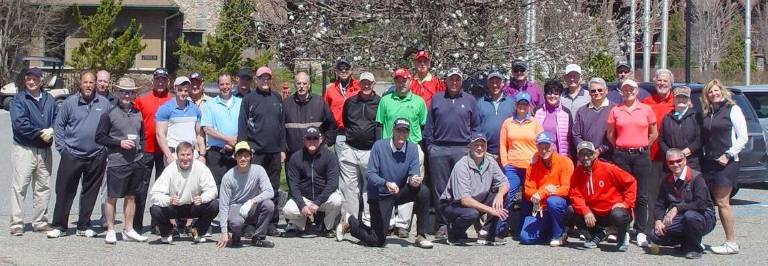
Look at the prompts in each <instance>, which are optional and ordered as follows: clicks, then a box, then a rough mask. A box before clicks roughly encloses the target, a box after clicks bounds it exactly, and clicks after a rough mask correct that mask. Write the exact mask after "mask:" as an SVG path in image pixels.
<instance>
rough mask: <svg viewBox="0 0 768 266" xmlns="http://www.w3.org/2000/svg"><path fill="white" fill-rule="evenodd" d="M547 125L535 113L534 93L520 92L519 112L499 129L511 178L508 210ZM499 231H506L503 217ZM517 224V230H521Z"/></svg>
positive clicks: (517, 97)
mask: <svg viewBox="0 0 768 266" xmlns="http://www.w3.org/2000/svg"><path fill="white" fill-rule="evenodd" d="M542 131H543V129H542V128H541V124H540V123H539V121H537V120H536V118H534V117H532V116H531V95H530V94H528V93H527V92H519V93H517V95H515V114H514V115H513V116H512V117H510V118H507V119H506V120H504V123H502V125H501V132H500V133H499V136H500V137H499V157H500V161H501V165H502V166H503V168H504V174H505V175H506V176H507V180H508V181H509V194H508V196H507V204H506V207H507V210H510V211H511V210H512V203H513V202H514V201H515V195H516V194H517V192H518V190H519V188H520V184H524V182H525V180H524V179H525V171H526V169H528V167H529V166H530V165H531V158H533V156H534V154H536V150H537V149H536V136H537V135H538V134H539V133H541V132H542ZM498 229H499V231H498V233H497V235H504V233H505V231H506V230H507V229H509V228H507V221H501V222H500V223H499V227H498ZM519 229H520V228H515V232H520V230H519Z"/></svg>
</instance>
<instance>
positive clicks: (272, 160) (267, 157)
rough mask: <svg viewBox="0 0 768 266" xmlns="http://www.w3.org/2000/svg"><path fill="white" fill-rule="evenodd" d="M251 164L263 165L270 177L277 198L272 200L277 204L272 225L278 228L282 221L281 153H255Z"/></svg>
mask: <svg viewBox="0 0 768 266" xmlns="http://www.w3.org/2000/svg"><path fill="white" fill-rule="evenodd" d="M251 163H253V164H258V165H261V167H264V171H266V172H267V176H269V183H272V189H273V190H274V191H275V196H274V197H273V198H272V202H273V203H275V211H274V213H273V214H272V225H273V226H277V222H278V221H279V220H280V208H279V207H277V206H280V204H279V202H278V201H279V199H280V170H281V167H282V165H281V161H280V153H279V152H274V153H254V154H253V157H251Z"/></svg>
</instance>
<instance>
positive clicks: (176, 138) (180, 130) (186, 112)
mask: <svg viewBox="0 0 768 266" xmlns="http://www.w3.org/2000/svg"><path fill="white" fill-rule="evenodd" d="M189 85H190V82H189V78H187V77H185V76H181V77H177V78H176V80H174V81H173V87H174V90H175V91H176V97H175V99H174V100H171V101H167V102H166V103H164V104H163V105H162V106H160V108H158V109H157V114H156V118H155V119H156V121H157V125H156V127H157V134H156V136H157V143H158V145H159V147H160V150H161V151H163V154H164V158H165V165H169V164H171V163H172V162H173V160H176V157H175V156H174V155H175V153H176V151H175V150H174V149H175V147H176V146H178V145H179V143H182V142H189V143H191V144H192V145H194V146H195V147H196V148H197V150H196V152H195V157H196V158H197V159H198V160H200V161H201V162H203V163H205V152H206V149H205V136H203V130H202V129H201V128H200V118H202V113H201V112H200V109H199V108H198V107H197V105H195V103H194V102H192V101H191V100H189V99H188V96H189Z"/></svg>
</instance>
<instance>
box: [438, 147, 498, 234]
mask: <svg viewBox="0 0 768 266" xmlns="http://www.w3.org/2000/svg"><path fill="white" fill-rule="evenodd" d="M470 140H471V142H470V143H469V154H467V155H465V156H464V157H462V158H461V159H460V160H459V161H458V162H457V163H456V165H454V166H453V170H452V171H451V177H450V179H449V180H448V184H447V186H446V189H445V191H444V192H443V193H442V195H441V196H440V203H441V204H440V205H441V207H442V206H445V207H444V209H443V211H442V212H443V214H444V215H445V218H446V222H447V224H448V243H450V244H452V245H455V244H458V245H461V244H463V243H465V242H466V238H467V234H466V232H467V229H468V228H469V227H470V226H471V225H472V224H473V223H475V222H476V221H477V220H478V219H480V216H481V215H483V214H487V215H488V220H486V221H485V228H484V229H485V230H484V231H486V232H488V235H486V236H485V239H481V238H478V239H477V242H478V244H485V245H504V244H506V241H504V238H496V235H495V233H496V226H497V224H498V222H499V219H502V220H504V219H507V217H508V216H509V212H507V210H506V209H504V195H506V194H507V193H508V192H509V182H508V181H507V177H506V176H505V175H504V173H503V172H502V171H501V168H500V167H499V164H498V163H497V162H496V159H495V158H493V157H491V156H490V155H489V154H487V153H486V150H487V147H488V146H487V142H488V140H487V139H486V137H485V135H483V134H482V133H475V134H473V135H472V137H471V138H470Z"/></svg>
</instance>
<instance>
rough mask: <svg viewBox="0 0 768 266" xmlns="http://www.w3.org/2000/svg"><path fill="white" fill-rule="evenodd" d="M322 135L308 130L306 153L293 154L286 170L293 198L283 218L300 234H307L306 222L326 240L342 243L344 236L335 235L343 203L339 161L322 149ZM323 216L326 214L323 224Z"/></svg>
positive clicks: (305, 135) (305, 136)
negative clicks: (312, 225) (317, 229)
mask: <svg viewBox="0 0 768 266" xmlns="http://www.w3.org/2000/svg"><path fill="white" fill-rule="evenodd" d="M322 143H323V135H322V133H321V131H320V129H319V128H317V127H309V128H307V129H306V130H305V133H304V149H302V150H301V151H298V152H296V153H294V154H293V155H292V156H291V159H290V160H288V165H287V166H286V171H288V173H287V178H288V187H289V192H290V195H291V198H290V199H289V200H288V202H287V203H286V204H285V207H283V214H284V215H285V218H286V219H288V221H289V222H290V223H291V224H293V225H294V226H296V229H298V232H297V234H299V235H300V234H302V233H304V232H305V231H306V230H307V229H308V228H307V227H306V223H307V219H309V220H310V221H311V222H313V223H316V224H317V225H318V227H321V226H324V227H322V229H321V230H319V231H320V232H321V233H322V234H324V235H325V236H326V237H336V236H337V235H338V236H340V237H338V238H337V240H338V241H341V240H342V238H343V237H342V235H343V234H342V233H341V232H339V234H336V232H334V231H333V228H335V225H336V219H338V217H339V214H340V213H341V201H342V200H343V198H342V196H341V192H339V191H337V190H338V188H339V159H338V158H337V157H336V155H335V154H333V153H331V152H330V151H328V150H326V149H325V148H323V147H322ZM320 212H323V213H324V216H323V220H322V222H321V221H320V220H319V219H320V218H321V216H320Z"/></svg>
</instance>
